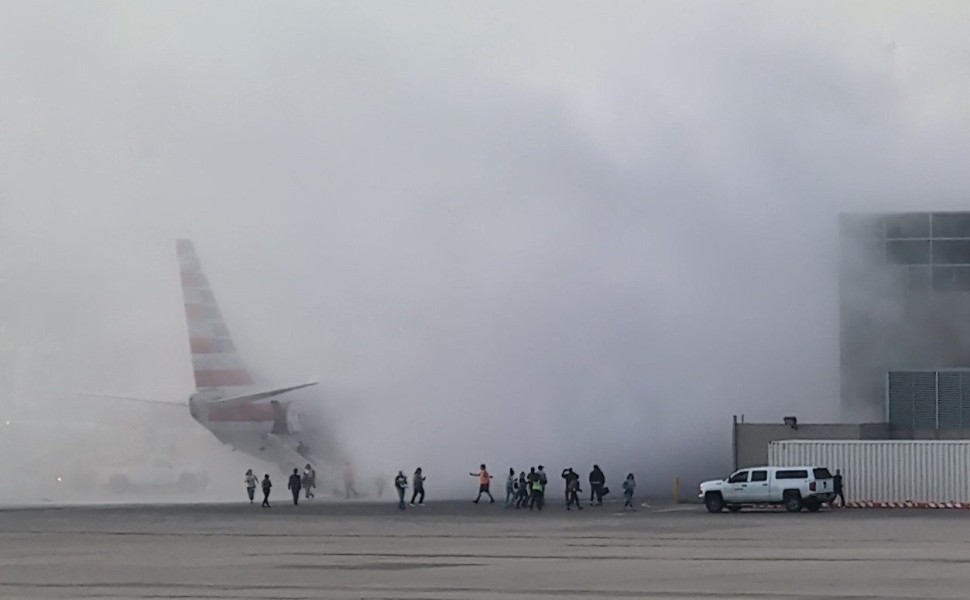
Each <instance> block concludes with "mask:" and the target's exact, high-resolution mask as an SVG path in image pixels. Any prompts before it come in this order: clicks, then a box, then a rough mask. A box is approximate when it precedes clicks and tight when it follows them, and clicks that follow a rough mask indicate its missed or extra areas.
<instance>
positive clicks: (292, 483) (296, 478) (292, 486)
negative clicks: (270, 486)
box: [286, 467, 303, 506]
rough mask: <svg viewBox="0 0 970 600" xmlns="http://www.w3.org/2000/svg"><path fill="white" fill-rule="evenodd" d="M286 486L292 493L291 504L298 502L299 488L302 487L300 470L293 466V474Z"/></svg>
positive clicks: (295, 504) (297, 503) (294, 504)
mask: <svg viewBox="0 0 970 600" xmlns="http://www.w3.org/2000/svg"><path fill="white" fill-rule="evenodd" d="M286 488H287V489H288V490H290V492H292V493H293V506H297V505H299V504H300V490H301V489H302V488H303V479H302V478H301V477H300V470H299V469H297V468H296V467H293V474H292V475H290V480H289V481H288V482H287V484H286Z"/></svg>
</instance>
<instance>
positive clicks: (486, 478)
mask: <svg viewBox="0 0 970 600" xmlns="http://www.w3.org/2000/svg"><path fill="white" fill-rule="evenodd" d="M469 475H471V476H472V477H478V496H477V497H476V498H475V499H474V500H472V502H474V503H475V504H478V501H479V500H481V499H482V494H487V495H488V499H489V504H495V498H492V492H490V491H489V486H490V485H491V483H492V476H491V475H489V473H488V469H486V468H485V464H484V463H483V464H482V465H481V470H480V471H479V472H478V473H469Z"/></svg>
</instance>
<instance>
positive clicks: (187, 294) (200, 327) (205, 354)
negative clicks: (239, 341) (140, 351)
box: [176, 240, 253, 390]
mask: <svg viewBox="0 0 970 600" xmlns="http://www.w3.org/2000/svg"><path fill="white" fill-rule="evenodd" d="M176 250H177V252H178V259H179V269H180V274H181V277H182V296H183V298H184V300H185V320H186V323H187V324H188V328H189V346H190V348H191V351H192V370H193V371H194V372H195V387H196V389H198V390H213V389H230V390H231V389H232V388H243V387H247V386H251V385H253V378H252V376H251V375H250V374H249V371H248V370H247V369H246V365H245V364H244V363H243V361H242V359H240V358H239V355H238V354H237V353H236V346H235V344H233V342H232V337H231V336H230V335H229V330H228V329H227V328H226V324H225V323H224V322H223V320H222V313H221V312H220V311H219V306H218V305H217V304H216V300H215V297H214V296H213V295H212V290H210V289H209V280H208V279H206V276H205V273H203V272H202V265H201V264H200V263H199V258H198V257H197V256H196V254H195V248H194V247H193V246H192V242H191V240H178V242H177V243H176Z"/></svg>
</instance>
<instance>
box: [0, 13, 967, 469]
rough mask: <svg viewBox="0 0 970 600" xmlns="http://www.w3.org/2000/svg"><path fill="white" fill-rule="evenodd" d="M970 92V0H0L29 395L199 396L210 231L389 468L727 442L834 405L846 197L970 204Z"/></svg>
mask: <svg viewBox="0 0 970 600" xmlns="http://www.w3.org/2000/svg"><path fill="white" fill-rule="evenodd" d="M968 99H970V4H968V3H966V2H956V1H955V2H890V1H878V2H856V3H852V2H842V1H839V2H815V1H813V2H683V1H678V2H573V3H567V2H525V3H523V2H488V3H485V2H479V3H467V2H453V1H448V2H408V3H401V2H373V3H365V2H341V3H326V2H261V3H251V2H241V1H235V0H234V1H231V2H229V1H227V2H121V1H117V2H34V1H31V2H27V1H20V2H12V1H6V0H0V321H2V322H3V324H4V327H5V330H4V333H3V336H4V340H3V343H4V344H6V347H7V348H15V349H16V350H15V351H14V354H17V355H18V356H20V358H18V359H17V361H18V364H20V367H18V368H19V369H20V373H19V374H18V377H19V378H20V383H19V384H18V385H19V387H17V389H18V390H20V392H19V393H20V399H19V400H17V401H18V402H20V401H23V399H24V395H25V394H26V395H29V396H30V397H31V398H33V397H34V396H35V395H36V396H40V395H45V396H51V395H52V396H55V397H56V398H59V399H60V400H58V401H63V402H72V403H74V402H76V401H77V400H76V399H75V398H74V397H72V396H70V395H69V394H68V393H67V392H68V391H70V390H75V389H98V390H102V391H109V392H116V393H138V394H142V395H147V396H154V397H164V398H171V399H176V400H184V399H185V398H186V397H187V395H188V394H189V393H191V391H192V377H191V368H190V364H189V358H188V349H187V343H186V340H185V332H184V318H183V316H182V309H181V299H180V289H179V284H178V278H177V265H176V261H175V256H174V245H175V239H176V238H178V237H191V238H192V239H194V240H195V242H196V248H197V250H198V252H199V255H200V257H201V260H202V262H203V265H204V266H205V268H206V270H207V272H208V275H209V278H210V280H211V282H212V285H213V287H214V291H215V293H216V296H217V298H218V299H219V301H220V303H221V304H222V307H223V312H224V313H225V315H226V318H227V320H228V324H229V327H230V329H231V330H232V331H233V333H234V335H235V337H236V338H237V343H238V346H239V347H240V349H241V351H242V352H243V354H244V355H245V357H246V358H247V360H248V361H249V362H250V364H251V365H252V366H253V367H254V368H256V369H258V370H260V371H261V372H262V373H263V374H264V375H266V376H267V377H268V378H270V379H274V380H275V379H278V380H279V383H280V384H287V383H292V382H294V381H302V380H304V379H306V378H307V377H319V378H320V379H321V380H322V381H323V382H324V383H325V384H326V385H327V386H328V388H329V389H331V390H334V391H332V392H331V396H330V398H329V399H328V400H327V401H328V402H330V403H331V404H332V406H333V408H334V411H335V414H338V415H339V418H340V419H341V421H340V427H341V429H342V431H343V433H344V435H345V437H346V438H347V440H348V441H347V443H348V444H349V445H350V446H351V448H352V450H353V451H354V452H356V453H358V455H360V456H361V460H360V462H361V463H362V464H365V465H367V467H368V468H372V469H375V470H387V471H389V472H391V473H392V472H393V471H396V470H397V469H398V468H403V469H413V467H414V466H416V465H417V464H418V463H421V464H424V465H425V466H426V468H429V465H430V467H432V468H436V469H437V470H438V471H439V473H442V472H459V473H458V474H459V475H460V474H461V473H460V472H463V471H464V470H466V469H471V468H472V467H475V466H477V465H478V463H479V462H482V461H487V462H489V463H492V464H494V465H496V466H504V465H506V464H508V463H514V464H516V465H518V466H520V467H521V466H528V465H529V464H535V463H536V462H543V461H545V462H546V464H547V465H548V464H555V465H559V464H562V465H566V464H575V465H577V466H578V467H582V468H583V469H584V470H585V469H586V468H588V463H591V462H593V461H597V460H598V461H600V462H601V463H605V464H608V465H610V467H611V468H612V469H613V471H614V472H616V474H619V473H618V472H619V471H620V470H623V471H625V470H631V469H638V470H640V471H649V470H650V469H654V470H662V471H663V473H664V474H666V473H667V472H668V470H665V469H667V467H666V466H664V467H660V466H658V463H669V462H671V461H673V460H675V459H676V460H678V461H683V464H684V465H686V466H684V467H683V468H684V469H687V470H691V469H692V470H693V471H697V472H700V471H705V469H706V470H712V469H715V466H716V468H717V469H720V468H721V467H723V466H724V465H725V464H728V463H727V462H726V461H725V454H726V453H727V452H728V449H729V447H728V444H727V440H728V439H729V437H728V436H729V427H728V425H729V423H730V417H731V415H732V414H733V413H745V414H746V415H747V416H748V418H755V419H759V420H767V421H780V419H781V417H783V416H784V415H787V414H797V415H798V416H799V418H801V419H803V420H806V421H808V420H835V419H837V418H838V416H839V415H838V398H837V396H838V372H837V365H838V330H837V326H838V321H837V314H838V313H837V287H836V268H835V267H836V262H835V261H836V258H837V248H836V233H837V231H836V226H837V214H838V213H839V212H841V211H858V210H879V211H882V210H900V209H966V208H967V206H968V204H967V201H968V199H970V108H968V107H970V100H968ZM25 349H29V352H30V353H31V358H23V353H24V352H25V351H26V350H25ZM25 382H26V383H25ZM9 387H10V386H8V389H7V390H6V392H5V393H6V394H7V396H8V397H4V398H2V401H3V402H4V403H7V404H8V405H9V404H11V403H12V402H13V401H14V400H15V399H14V398H11V397H9V396H11V395H12V393H11V392H10V391H9ZM336 390H339V392H338V391H336ZM671 457H673V458H671ZM677 468H678V469H679V468H680V467H679V466H678V467H677ZM715 470H716V469H715ZM449 476H450V475H449ZM444 478H445V476H444V475H443V474H442V475H439V480H443V479H444ZM429 483H430V481H429Z"/></svg>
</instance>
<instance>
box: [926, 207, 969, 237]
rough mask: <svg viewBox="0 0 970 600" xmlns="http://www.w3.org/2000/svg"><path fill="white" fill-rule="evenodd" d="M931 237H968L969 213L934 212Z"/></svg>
mask: <svg viewBox="0 0 970 600" xmlns="http://www.w3.org/2000/svg"><path fill="white" fill-rule="evenodd" d="M933 237H935V238H970V214H967V213H934V214H933Z"/></svg>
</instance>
